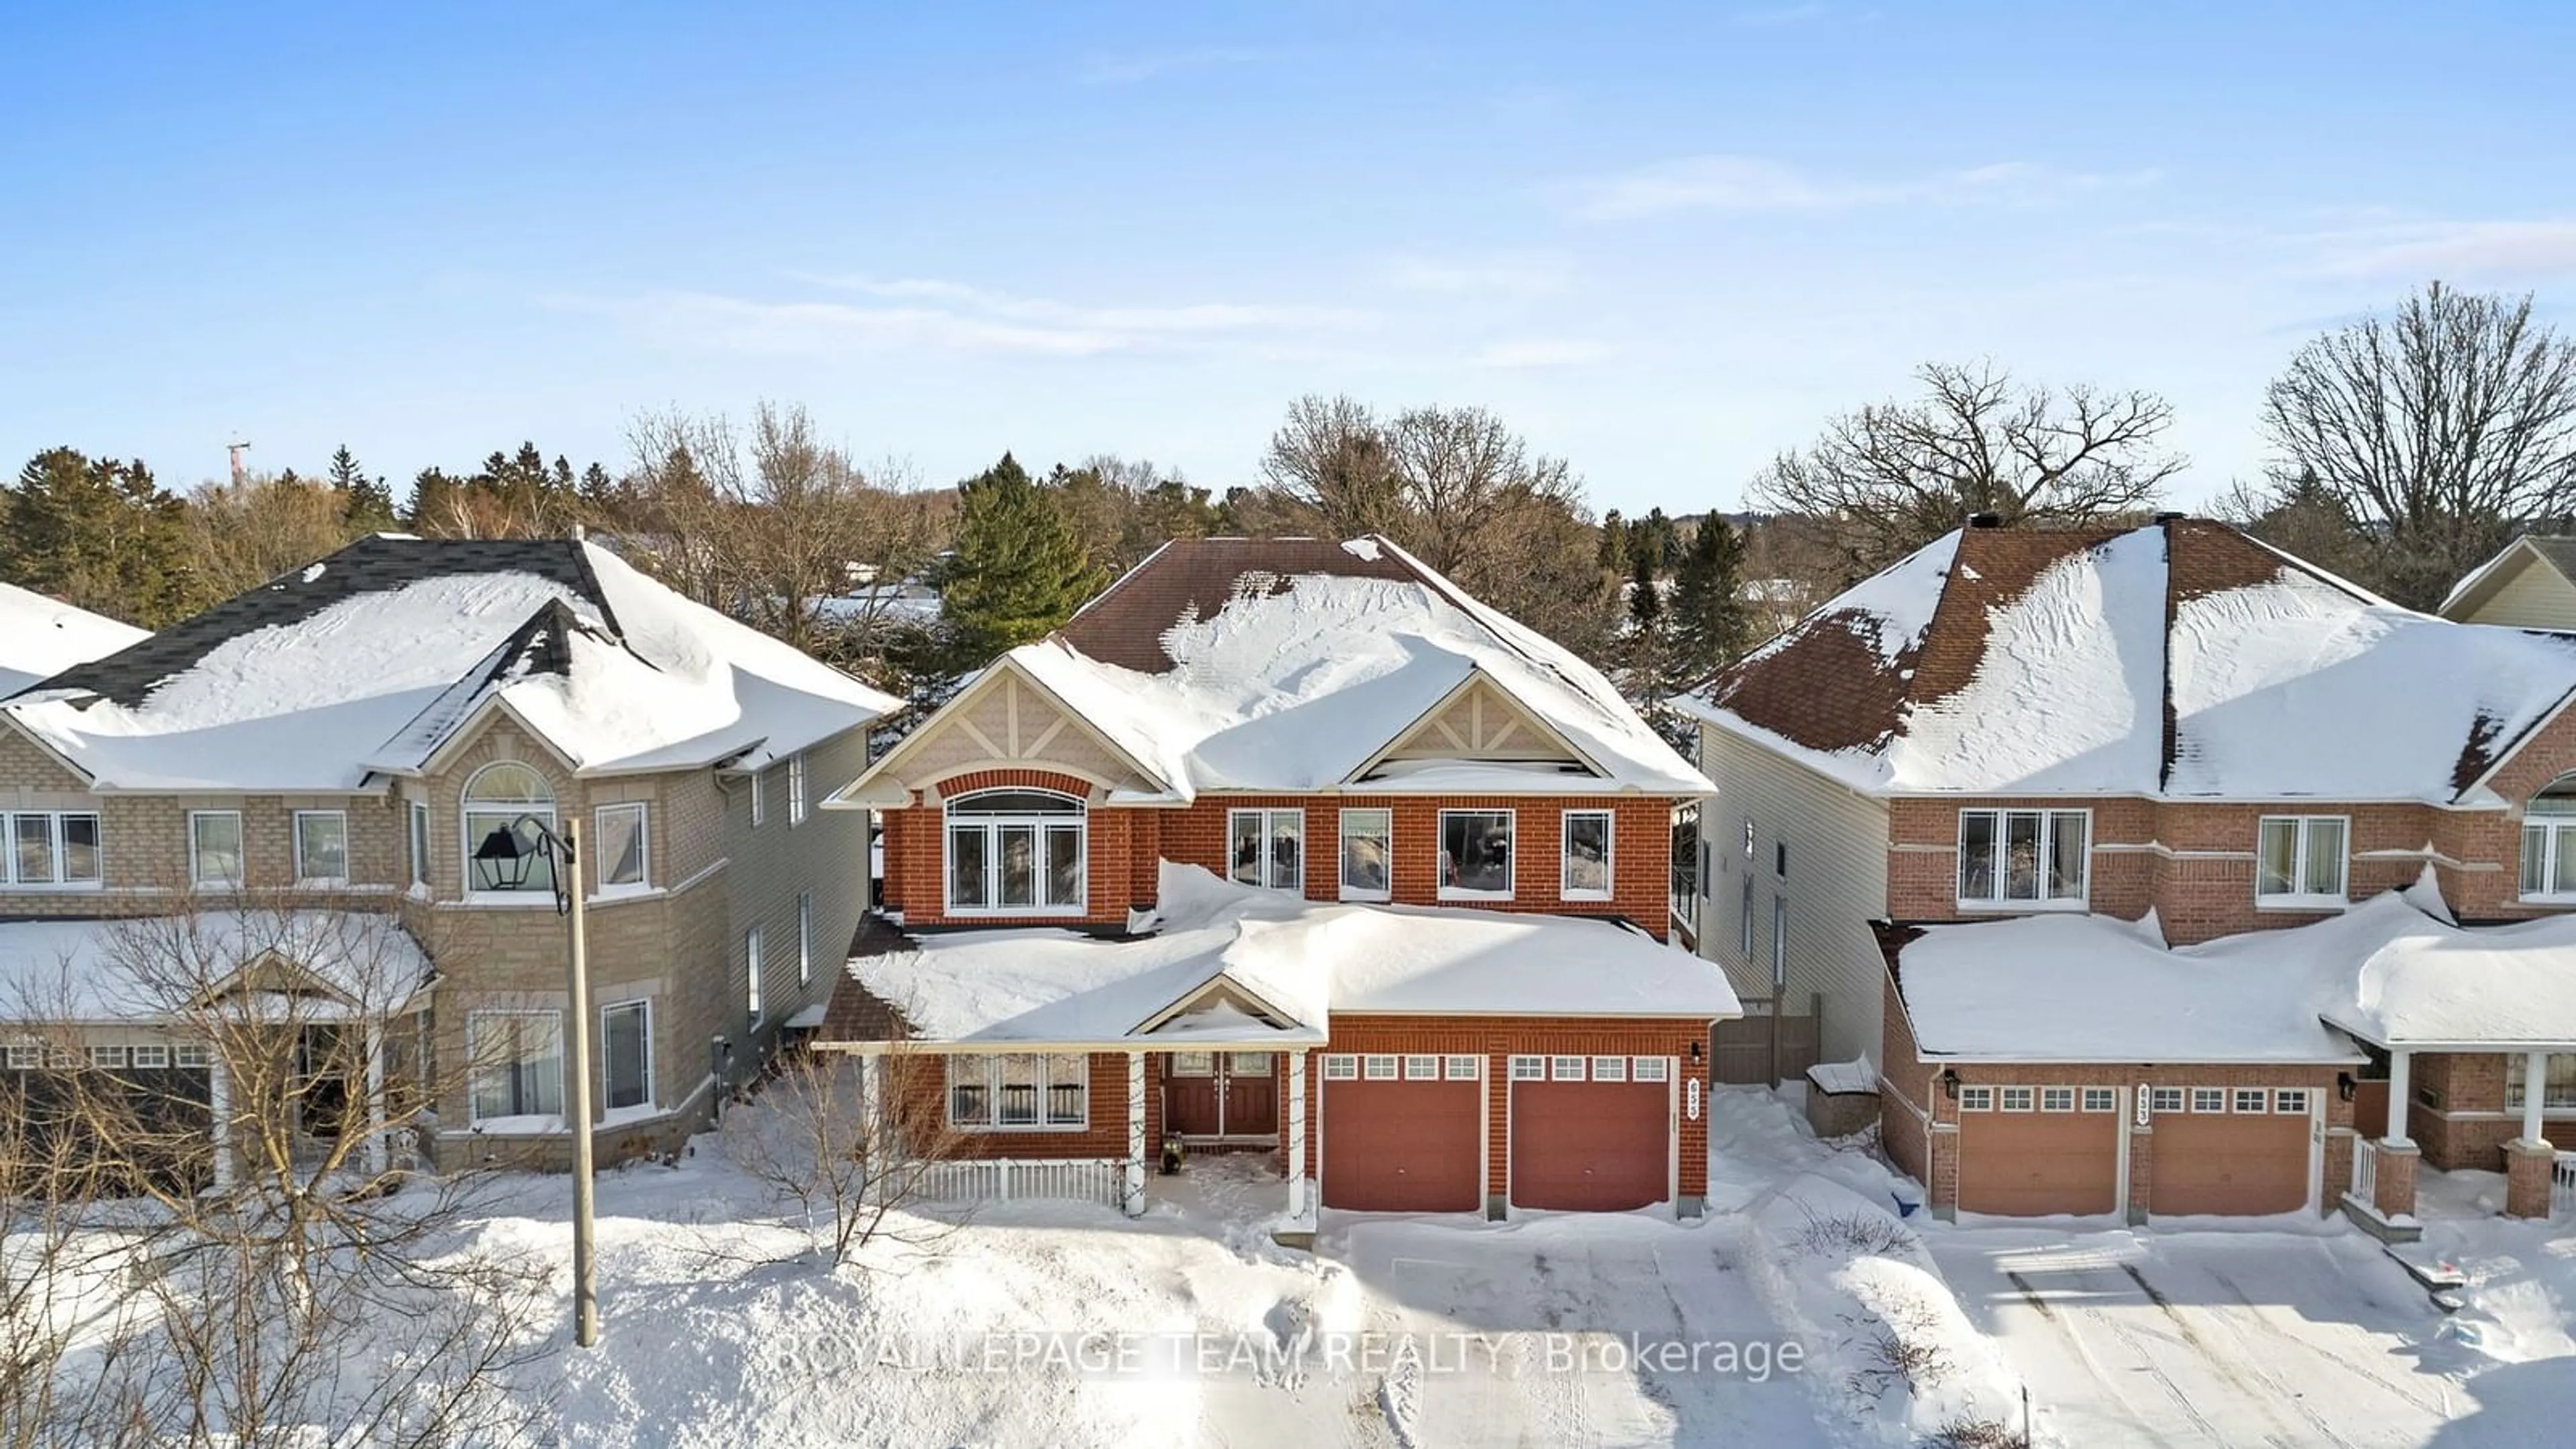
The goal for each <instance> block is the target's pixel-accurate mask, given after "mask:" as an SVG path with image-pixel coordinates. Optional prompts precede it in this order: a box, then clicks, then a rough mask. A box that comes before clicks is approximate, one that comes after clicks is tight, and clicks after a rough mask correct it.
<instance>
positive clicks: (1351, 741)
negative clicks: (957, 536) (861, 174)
mask: <svg viewBox="0 0 2576 1449" xmlns="http://www.w3.org/2000/svg"><path fill="white" fill-rule="evenodd" d="M1707 793H1708V785H1707V783H1706V781H1705V780H1704V779H1702V778H1701V777H1700V776H1699V775H1698V774H1697V773H1696V772H1695V771H1693V770H1692V769H1691V767H1690V766H1689V764H1688V763H1687V762H1686V761H1684V760H1683V759H1681V757H1680V756H1679V755H1677V754H1676V753H1674V751H1673V750H1672V749H1671V747H1670V746H1668V745H1666V744H1665V743H1664V742H1663V741H1662V740H1661V739H1659V738H1657V736H1656V735H1655V733H1654V732H1653V730H1651V729H1650V728H1648V727H1647V726H1646V724H1645V723H1644V721H1643V720H1641V719H1640V718H1639V717H1638V716H1637V714H1636V713H1635V712H1634V711H1633V710H1632V709H1631V708H1630V707H1629V706H1628V705H1627V704H1626V702H1625V701H1623V700H1622V699H1621V698H1620V697H1619V695H1618V692H1617V691H1616V690H1615V689H1613V688H1612V687H1611V686H1610V685H1609V683H1608V682H1607V681H1606V680H1604V679H1603V678H1602V677H1601V675H1600V674H1599V673H1598V672H1597V671H1595V670H1593V669H1592V668H1591V667H1589V666H1588V665H1585V664H1584V663H1583V662H1582V661H1580V660H1579V659H1576V658H1575V657H1574V656H1573V655H1572V654H1570V653H1568V652H1567V651H1566V650H1564V649H1562V648H1560V647H1559V646H1557V645H1555V644H1554V643H1551V642H1550V641H1548V640H1546V639H1545V638H1543V637H1541V636H1539V635H1538V634H1536V633H1534V632H1533V631H1531V630H1529V629H1527V628H1525V627H1523V626H1521V625H1519V624H1517V623H1514V622H1513V621H1511V620H1509V619H1506V618H1504V617H1502V616H1501V615H1499V614H1496V613H1494V612H1493V611H1492V610H1490V609H1488V608H1486V607H1485V606H1483V605H1481V604H1479V603H1477V602H1476V601H1475V600H1473V599H1471V598H1469V597H1467V596H1466V595H1465V594H1464V593H1462V592H1461V591H1459V590H1458V589H1457V588H1456V586H1455V585H1453V584H1451V583H1450V582H1449V581H1448V580H1446V579H1444V578H1442V577H1441V576H1440V575H1439V574H1437V573H1435V572H1434V571H1432V570H1431V569H1429V568H1428V567H1426V566H1424V565H1423V564H1422V563H1420V562H1419V561H1417V560H1415V559H1413V558H1412V557H1410V556H1409V555H1407V554H1405V553H1404V552H1403V551H1402V550H1400V549H1398V548H1397V547H1395V546H1394V545H1393V544H1391V543H1387V542H1386V541H1384V540H1382V539H1373V538H1372V539H1359V540H1353V541H1350V542H1347V543H1331V542H1319V541H1316V540H1311V539H1271V540H1247V539H1201V540H1189V541H1183V542H1176V543H1173V544H1169V545H1167V546H1166V547H1164V548H1163V549H1162V550H1160V551H1158V552H1157V553H1156V554H1154V556H1153V557H1152V558H1150V559H1148V560H1147V561H1146V562H1145V563H1143V564H1142V565H1140V566H1138V567H1137V568H1136V569H1135V570H1134V571H1133V572H1131V573H1129V574H1128V575H1127V576H1125V577H1124V578H1122V579H1120V580H1119V581H1118V582H1117V583H1115V584H1113V585H1112V586H1111V587H1110V588H1109V589H1108V590H1107V591H1105V592H1104V593H1102V594H1101V595H1100V596H1099V597H1098V598H1096V599H1094V600H1092V601H1091V602H1090V603H1089V604H1088V605H1086V606H1085V607H1084V608H1083V609H1082V610H1081V611H1079V612H1078V613H1077V614H1075V616H1074V617H1073V619H1072V620H1071V621H1070V622H1068V623H1067V624H1066V625H1065V626H1064V627H1063V628H1062V629H1060V630H1058V631H1057V632H1056V633H1055V634H1053V635H1051V636H1049V637H1048V638H1046V639H1044V640H1042V641H1040V642H1037V643H1034V644H1029V645H1026V646H1023V647H1021V648H1018V649H1014V650H1012V651H1011V652H1010V653H1009V654H1007V655H1005V656H1003V657H1002V658H1001V659H999V660H997V661H996V662H995V663H994V664H993V666H992V667H991V668H989V669H987V670H986V671H984V672H983V673H982V674H981V675H979V676H978V677H977V678H976V679H975V681H974V682H973V683H972V684H971V685H969V686H968V687H967V688H966V689H965V690H964V691H962V692H961V693H960V694H959V695H958V696H957V697H956V698H955V699H954V700H952V701H951V702H950V703H949V704H948V705H946V706H945V707H944V708H942V709H941V710H940V711H939V712H938V713H937V714H935V715H933V716H931V717H930V718H929V719H928V720H925V721H923V722H922V724H921V725H920V726H919V727H918V728H917V729H915V730H914V731H913V732H912V733H911V734H910V735H909V736H907V737H906V738H905V740H904V741H903V742H902V744H900V745H899V746H897V747H896V748H894V749H892V750H890V751H888V752H887V754H886V755H885V756H884V757H883V758H881V759H879V760H878V761H877V762H876V763H875V764H874V765H872V766H871V767H870V768H869V770H868V772H867V773H866V774H865V775H864V776H862V777H861V778H860V779H859V780H858V781H856V782H855V783H853V784H852V785H851V786H850V788H849V789H848V790H846V791H844V792H843V793H842V794H841V796H840V797H838V798H837V799H835V800H833V801H831V802H829V804H831V805H833V806H840V807H847V808H854V809H856V808H865V809H872V810H876V811H880V812H882V813H883V816H884V821H885V824H884V839H885V893H884V900H883V902H882V904H883V907H884V918H883V920H882V922H880V923H878V924H875V925H872V926H871V927H870V928H869V929H870V935H869V937H867V938H863V940H862V944H861V947H860V954H859V955H858V957H857V958H856V959H854V960H853V962H852V963H851V970H850V974H849V979H848V980H846V981H845V982H844V983H843V985H842V986H841V987H840V988H839V990H838V991H837V992H836V994H835V996H834V998H833V1005H832V1008H831V1012H830V1014H829V1017H828V1018H827V1020H826V1023H825V1027H824V1031H823V1034H822V1037H821V1038H820V1039H819V1041H818V1044H819V1045H823V1046H829V1047H840V1048H843V1049H846V1050H850V1051H854V1052H858V1053H861V1054H864V1055H867V1056H870V1057H872V1058H875V1059H877V1060H880V1061H885V1062H888V1063H889V1064H890V1070H882V1071H879V1072H878V1073H877V1077H878V1079H879V1082H880V1086H881V1089H882V1090H885V1091H889V1092H894V1093H899V1094H902V1096H903V1097H904V1099H905V1100H907V1101H910V1102H913V1103H915V1104H922V1105H926V1106H927V1107H928V1108H929V1114H928V1115H929V1116H930V1117H932V1118H935V1119H939V1120H941V1121H942V1122H943V1123H944V1127H943V1135H946V1134H947V1133H949V1132H953V1133H955V1134H956V1135H957V1137H958V1139H959V1141H960V1142H962V1144H963V1145H962V1146H961V1147H957V1148H954V1149H952V1150H955V1151H958V1152H961V1153H963V1154H965V1155H969V1156H976V1157H983V1158H999V1159H1013V1160H1020V1161H1027V1160H1031V1159H1035V1160H1040V1161H1047V1162H1053V1163H1058V1164H1062V1165H1067V1166H1074V1165H1083V1164H1087V1165H1089V1166H1091V1167H1095V1168H1100V1169H1104V1170H1105V1172H1106V1181H1107V1183H1108V1190H1109V1191H1110V1192H1112V1193H1113V1194H1114V1195H1116V1196H1119V1197H1121V1198H1122V1199H1123V1200H1124V1201H1125V1202H1126V1203H1127V1205H1128V1206H1130V1207H1131V1208H1138V1209H1140V1208H1141V1203H1142V1190H1143V1187H1142V1183H1143V1179H1142V1172H1143V1166H1144V1160H1145V1157H1146V1154H1147V1151H1148V1146H1149V1144H1151V1145H1152V1146H1153V1148H1154V1150H1156V1151H1157V1152H1159V1150H1160V1145H1161V1144H1162V1143H1163V1142H1164V1141H1165V1140H1166V1139H1172V1140H1177V1141H1180V1142H1182V1143H1185V1144H1190V1145H1196V1146H1206V1147H1229V1146H1232V1147H1246V1148H1259V1149H1264V1150H1271V1151H1275V1152H1277V1153H1278V1154H1279V1156H1280V1158H1281V1161H1282V1166H1283V1169H1284V1171H1285V1173H1286V1175H1287V1178H1288V1180H1289V1192H1290V1194H1291V1199H1292V1202H1297V1201H1301V1200H1302V1195H1303V1193H1304V1191H1305V1184H1306V1180H1307V1178H1308V1177H1309V1176H1310V1175H1311V1176H1313V1177H1314V1178H1315V1179H1316V1180H1317V1182H1318V1183H1319V1185H1320V1194H1319V1196H1320V1201H1321V1203H1322V1204H1323V1205H1324V1206H1326V1207H1334V1208H1360V1209H1369V1208H1387V1209H1394V1208H1403V1209H1415V1210H1456V1211H1475V1210H1483V1211H1486V1212H1489V1213H1492V1214H1496V1215H1500V1214H1502V1213H1504V1212H1506V1211H1507V1210H1508V1209H1509V1208H1510V1207H1511V1206H1524V1207H1558V1208H1633V1207H1637V1206H1641V1205H1643V1204H1646V1203H1650V1202H1670V1203H1672V1204H1673V1205H1674V1208H1675V1210H1676V1211H1678V1212H1682V1213H1696V1212H1697V1211H1698V1210H1699V1205H1700V1203H1701V1200H1702V1198H1703V1196H1704V1194H1705V1192H1706V1174H1707V1147H1706V1140H1707V1139H1706V1124H1705V1121H1704V1111H1703V1107H1702V1093H1703V1091H1704V1082H1705V1079H1706V1073H1707V1061H1706V1045H1707V1040H1708V1030H1709V1026H1710V1024H1711V1022H1713V1021H1715V1020H1717V1019H1720V1018H1723V1017H1728V1016H1731V1015H1733V1014H1734V1013H1735V1012H1736V1010H1737V1007H1736V1003H1735V1000H1734V997H1733V994H1732V993H1731V992H1729V991H1728V989H1727V987H1726V983H1725V980H1724V978H1723V975H1722V974H1721V973H1720V972H1718V971H1716V970H1715V969H1713V968H1711V967H1709V966H1708V965H1707V964H1706V963H1705V962H1703V961H1701V960H1699V959H1698V958H1697V957H1695V956H1693V955H1691V954H1689V953H1687V952H1685V951H1681V950H1678V949H1675V948H1674V947H1673V946H1672V945H1670V944H1668V943H1667V941H1666V931H1667V927H1668V923H1669V902H1668V896H1667V885H1668V867H1669V852H1670V828H1671V821H1672V814H1673V811H1674V808H1675V807H1676V806H1677V805H1678V804H1682V803H1684V802H1692V801H1696V800H1698V799H1699V798H1701V797H1703V796H1705V795H1706V794H1707ZM1031 928H1045V929H1042V930H1039V931H1037V932H1035V933H1034V934H1033V933H1032V930H1031ZM1311 1053H1320V1054H1321V1058H1322V1059H1321V1061H1320V1063H1319V1064H1317V1066H1316V1069H1314V1070H1309V1056H1310V1054H1311Z"/></svg>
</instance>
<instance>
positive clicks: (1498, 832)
mask: <svg viewBox="0 0 2576 1449" xmlns="http://www.w3.org/2000/svg"><path fill="white" fill-rule="evenodd" d="M1511 893H1512V812H1511V811H1509V810H1443V811H1441V812H1440V894H1441V896H1442V897H1444V898H1446V899H1453V900H1454V899H1466V900H1476V899H1481V898H1508V897H1509V896H1510V895H1511Z"/></svg>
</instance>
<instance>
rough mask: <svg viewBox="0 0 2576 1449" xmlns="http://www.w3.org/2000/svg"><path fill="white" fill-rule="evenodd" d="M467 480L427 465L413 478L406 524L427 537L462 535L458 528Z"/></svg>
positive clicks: (404, 521) (405, 517)
mask: <svg viewBox="0 0 2576 1449" xmlns="http://www.w3.org/2000/svg"><path fill="white" fill-rule="evenodd" d="M464 493H465V480H464V479H462V478H455V477H451V476H449V474H448V472H447V470H445V469H443V468H423V469H421V470H420V472H419V473H418V474H416V475H414V476H413V478H412V480H411V510H410V512H409V513H408V514H406V515H405V516H404V519H403V524H404V526H405V527H407V528H409V529H410V530H411V531H412V532H414V533H417V534H419V535H421V536H422V537H424V538H455V537H461V536H462V535H461V534H459V533H458V531H457V529H456V527H455V520H456V519H457V518H458V517H459V516H460V509H459V504H460V503H461V502H462V501H463V498H464Z"/></svg>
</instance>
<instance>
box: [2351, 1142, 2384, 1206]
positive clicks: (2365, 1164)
mask: <svg viewBox="0 0 2576 1449" xmlns="http://www.w3.org/2000/svg"><path fill="white" fill-rule="evenodd" d="M2352 1195H2353V1198H2354V1199H2355V1200H2356V1201H2359V1202H2363V1203H2370V1204H2376V1203H2377V1202H2378V1201H2379V1144H2378V1143H2376V1142H2373V1141H2371V1140H2370V1139H2369V1138H2367V1137H2355V1138H2354V1139H2353V1140H2352Z"/></svg>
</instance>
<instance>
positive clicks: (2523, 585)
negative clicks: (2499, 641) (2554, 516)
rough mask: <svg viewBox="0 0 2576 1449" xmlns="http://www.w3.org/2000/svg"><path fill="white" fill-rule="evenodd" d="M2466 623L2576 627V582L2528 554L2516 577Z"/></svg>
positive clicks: (2534, 627)
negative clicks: (2568, 579)
mask: <svg viewBox="0 0 2576 1449" xmlns="http://www.w3.org/2000/svg"><path fill="white" fill-rule="evenodd" d="M2465 622H2468V623H2471V624H2504V625H2509V626H2511V627H2513V628H2517V629H2576V584H2571V583H2569V582H2568V581H2567V580H2566V579H2564V578H2562V577H2560V576H2559V573H2558V571H2557V570H2556V569H2553V568H2550V567H2549V566H2548V565H2546V564H2543V563H2541V562H2539V561H2538V560H2537V559H2533V558H2532V557H2531V556H2530V555H2529V554H2528V553H2525V554H2524V555H2523V562H2522V564H2521V567H2519V568H2517V569H2516V570H2515V571H2514V575H2513V577H2512V578H2510V579H2508V580H2506V581H2505V585H2504V587H2503V588H2500V589H2498V590H2496V592H2495V597H2493V598H2491V599H2488V600H2487V601H2486V602H2485V603H2483V604H2481V605H2479V606H2478V608H2477V611H2476V612H2475V613H2473V614H2471V615H2469V616H2468V618H2467V620H2466V621H2465Z"/></svg>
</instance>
